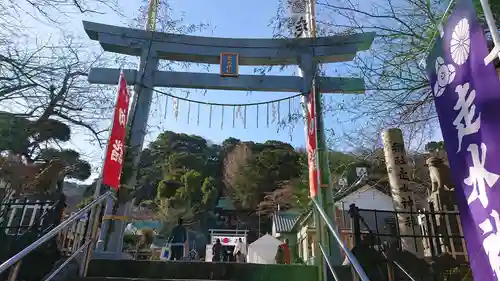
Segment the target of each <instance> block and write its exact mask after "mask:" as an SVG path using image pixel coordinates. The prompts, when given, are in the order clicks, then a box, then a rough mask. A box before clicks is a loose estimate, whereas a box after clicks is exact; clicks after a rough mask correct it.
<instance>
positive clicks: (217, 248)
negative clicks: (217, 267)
mask: <svg viewBox="0 0 500 281" xmlns="http://www.w3.org/2000/svg"><path fill="white" fill-rule="evenodd" d="M222 250H223V249H222V244H221V243H220V239H219V238H217V240H215V244H214V245H213V246H212V261H216V262H220V261H221V260H222Z"/></svg>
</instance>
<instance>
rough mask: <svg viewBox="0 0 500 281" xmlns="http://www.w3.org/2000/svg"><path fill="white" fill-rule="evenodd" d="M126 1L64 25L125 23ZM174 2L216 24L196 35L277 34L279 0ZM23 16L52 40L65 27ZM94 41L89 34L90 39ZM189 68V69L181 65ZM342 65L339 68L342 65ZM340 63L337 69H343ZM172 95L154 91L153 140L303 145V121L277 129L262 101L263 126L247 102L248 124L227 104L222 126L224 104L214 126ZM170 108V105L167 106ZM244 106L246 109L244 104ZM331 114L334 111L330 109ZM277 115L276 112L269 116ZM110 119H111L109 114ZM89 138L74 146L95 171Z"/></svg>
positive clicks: (132, 9)
mask: <svg viewBox="0 0 500 281" xmlns="http://www.w3.org/2000/svg"><path fill="white" fill-rule="evenodd" d="M121 1H123V0H121ZM123 2H128V3H127V5H126V6H125V5H124V6H123V7H122V9H123V11H124V13H125V14H126V16H127V17H128V18H129V19H123V18H120V17H118V16H116V15H114V14H113V13H111V12H107V13H106V14H104V15H77V16H75V17H72V18H71V19H67V20H66V24H65V25H64V29H66V30H72V31H73V32H74V33H75V34H76V35H79V36H81V37H82V38H87V37H86V35H85V33H84V31H83V28H82V25H81V20H83V19H85V20H90V21H95V22H100V23H106V24H113V25H120V26H126V25H128V24H129V23H130V19H132V18H133V17H134V16H136V15H137V13H138V12H137V11H138V8H139V5H140V1H132V0H127V1H123ZM169 3H170V5H171V7H172V8H173V11H172V13H173V15H172V17H174V18H179V17H181V16H182V17H184V23H185V24H197V23H200V22H204V23H209V24H210V25H211V27H212V28H210V29H207V30H203V31H199V32H197V33H194V34H195V35H202V36H216V37H250V38H270V37H271V36H272V32H273V31H272V29H271V28H270V27H269V26H268V25H269V22H270V20H271V19H272V17H273V16H274V15H275V13H276V9H277V5H278V4H277V2H276V1H270V0H253V1H229V0H217V5H214V1H206V0H189V1H188V0H171V1H169ZM22 20H24V21H26V22H27V23H28V24H30V25H31V27H32V29H33V31H35V32H36V33H37V35H38V37H39V38H46V39H47V40H57V38H58V36H60V34H61V32H60V30H58V29H56V28H53V27H48V26H46V25H43V24H40V23H39V22H34V21H33V20H32V19H30V18H27V17H24V18H22ZM88 41H89V43H90V39H88ZM179 70H183V71H186V69H179ZM329 70H331V71H329V73H332V72H333V67H330V68H329ZM338 70H339V69H337V71H338ZM189 71H197V72H206V70H205V69H202V68H200V67H196V66H191V67H189ZM295 71H296V68H295V67H291V68H290V69H287V70H286V71H283V72H279V71H273V72H272V73H273V74H278V75H295ZM210 72H214V73H218V66H217V65H215V66H212V67H211V68H210ZM240 73H253V68H251V67H243V68H240ZM339 73H342V71H341V69H340V71H338V72H337V73H336V74H335V75H340V74H339ZM174 94H175V95H178V96H182V97H185V96H186V93H185V92H184V91H182V90H175V91H174ZM294 94H296V93H271V92H254V93H246V92H235V91H208V92H207V93H202V92H201V91H194V92H190V93H189V98H190V99H193V100H202V101H212V102H217V103H246V102H259V101H269V100H274V99H278V98H282V97H286V96H291V95H294ZM345 98H348V97H346V96H344V95H329V97H328V100H329V102H335V100H337V99H345ZM166 103H167V100H166V97H165V96H161V95H155V99H154V104H153V106H152V113H151V116H150V119H149V127H150V129H149V131H148V136H147V138H146V141H147V142H149V141H151V140H153V139H154V138H155V137H156V136H157V134H158V133H159V132H161V131H164V130H171V131H175V132H183V133H187V134H196V135H200V136H203V137H205V138H207V139H210V140H212V141H214V142H221V141H223V140H224V139H226V138H228V137H230V136H232V137H236V138H240V139H243V140H252V141H257V142H263V141H265V140H269V139H272V140H282V141H286V142H290V143H292V144H293V145H294V146H297V147H300V146H304V143H305V136H304V128H303V126H304V125H303V122H302V121H299V122H297V123H296V124H295V126H294V129H293V132H291V133H290V131H289V130H281V131H279V132H278V131H277V125H275V124H271V125H270V126H269V128H266V121H265V120H266V117H267V114H266V108H265V107H259V120H260V122H259V126H258V128H257V125H256V119H257V114H256V108H255V107H249V108H247V117H246V119H247V125H246V128H244V125H243V122H242V121H241V119H240V120H237V121H236V126H235V128H233V126H232V118H231V116H232V109H230V108H226V109H225V110H224V114H225V115H224V116H225V118H224V122H223V123H224V128H223V129H221V128H220V126H221V109H220V108H217V107H213V108H212V110H213V111H212V112H213V113H212V126H211V127H209V124H208V123H209V121H208V120H209V117H210V114H209V108H208V107H202V110H201V112H200V121H201V122H200V125H197V124H196V123H197V122H196V114H197V113H196V108H197V107H196V105H194V104H192V105H191V111H190V122H189V124H188V122H187V119H188V117H187V115H188V112H187V108H188V105H187V104H186V103H180V107H179V115H178V118H177V120H176V119H175V117H174V114H173V112H172V100H171V99H170V100H168V106H167V107H166V106H165V105H166ZM289 106H291V107H292V110H297V109H299V106H300V103H299V100H298V99H294V100H293V101H292V103H291V104H290V105H289V103H288V102H284V103H280V113H281V117H283V116H286V114H288V108H289ZM165 108H167V109H165ZM242 111H243V109H242ZM330 114H332V113H330ZM270 119H272V117H270ZM333 120H334V119H332V118H331V117H329V116H327V117H326V122H325V124H326V127H327V129H334V130H335V131H336V133H337V134H339V133H340V134H341V132H342V128H341V125H340V124H335V123H334V121H333ZM110 121H111V120H110ZM85 139H86V138H84V137H82V136H80V135H79V134H78V133H77V134H76V135H75V136H74V137H73V139H72V141H71V144H70V145H69V146H71V147H77V148H79V150H81V151H84V152H85V155H86V156H87V157H88V158H89V160H90V161H91V162H92V164H93V165H94V166H95V168H96V171H97V170H98V169H99V167H100V162H101V161H102V154H103V152H102V149H101V148H99V147H96V146H91V145H89V144H88V143H87V142H86V141H85ZM336 148H343V145H338V146H336Z"/></svg>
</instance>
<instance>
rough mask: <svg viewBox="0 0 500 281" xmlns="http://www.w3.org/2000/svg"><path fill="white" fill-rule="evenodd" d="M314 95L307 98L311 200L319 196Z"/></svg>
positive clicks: (310, 94)
mask: <svg viewBox="0 0 500 281" xmlns="http://www.w3.org/2000/svg"><path fill="white" fill-rule="evenodd" d="M314 98H315V97H314V93H313V92H311V93H309V97H308V98H307V159H308V162H309V193H310V196H311V198H313V197H316V195H318V185H319V183H318V167H317V165H316V137H317V136H316V135H317V129H316V114H315V110H314V109H315V100H314Z"/></svg>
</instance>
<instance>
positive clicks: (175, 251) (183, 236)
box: [171, 218, 187, 260]
mask: <svg viewBox="0 0 500 281" xmlns="http://www.w3.org/2000/svg"><path fill="white" fill-rule="evenodd" d="M186 241H187V230H186V228H185V227H184V225H182V218H179V220H178V221H177V225H176V226H175V227H174V229H172V240H171V243H172V247H171V250H172V259H173V260H182V258H183V256H184V245H185V244H186Z"/></svg>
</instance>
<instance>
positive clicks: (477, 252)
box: [427, 0, 500, 281]
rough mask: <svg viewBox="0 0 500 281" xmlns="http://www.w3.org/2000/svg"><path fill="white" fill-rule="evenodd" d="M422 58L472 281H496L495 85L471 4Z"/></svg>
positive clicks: (499, 189) (462, 1)
mask: <svg viewBox="0 0 500 281" xmlns="http://www.w3.org/2000/svg"><path fill="white" fill-rule="evenodd" d="M443 30H444V32H443V33H442V34H441V35H438V39H437V42H436V46H435V48H434V50H433V51H432V52H431V54H430V55H429V57H428V58H427V73H428V75H429V81H430V85H431V88H432V90H433V93H434V100H435V104H436V110H437V113H438V117H439V122H440V125H441V130H442V133H443V138H444V142H445V147H446V151H447V153H448V159H449V161H450V166H451V171H452V177H453V181H454V184H455V195H456V198H457V203H458V208H459V211H460V219H461V222H462V228H463V231H464V236H465V241H466V244H467V250H468V253H469V260H470V266H471V269H472V272H473V276H474V280H477V281H493V280H495V281H499V280H500V219H499V215H498V214H499V213H498V212H500V180H499V179H500V83H499V81H498V77H497V74H496V72H495V69H494V67H493V65H492V64H489V65H487V66H485V65H484V58H485V57H486V56H487V55H488V49H487V46H486V40H485V37H484V32H483V29H482V28H481V26H480V25H479V24H478V22H477V20H476V12H475V10H474V8H473V6H472V1H471V0H457V1H456V5H455V8H454V11H453V13H452V14H451V15H450V16H449V18H448V20H447V22H446V24H445V26H444V28H443Z"/></svg>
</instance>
